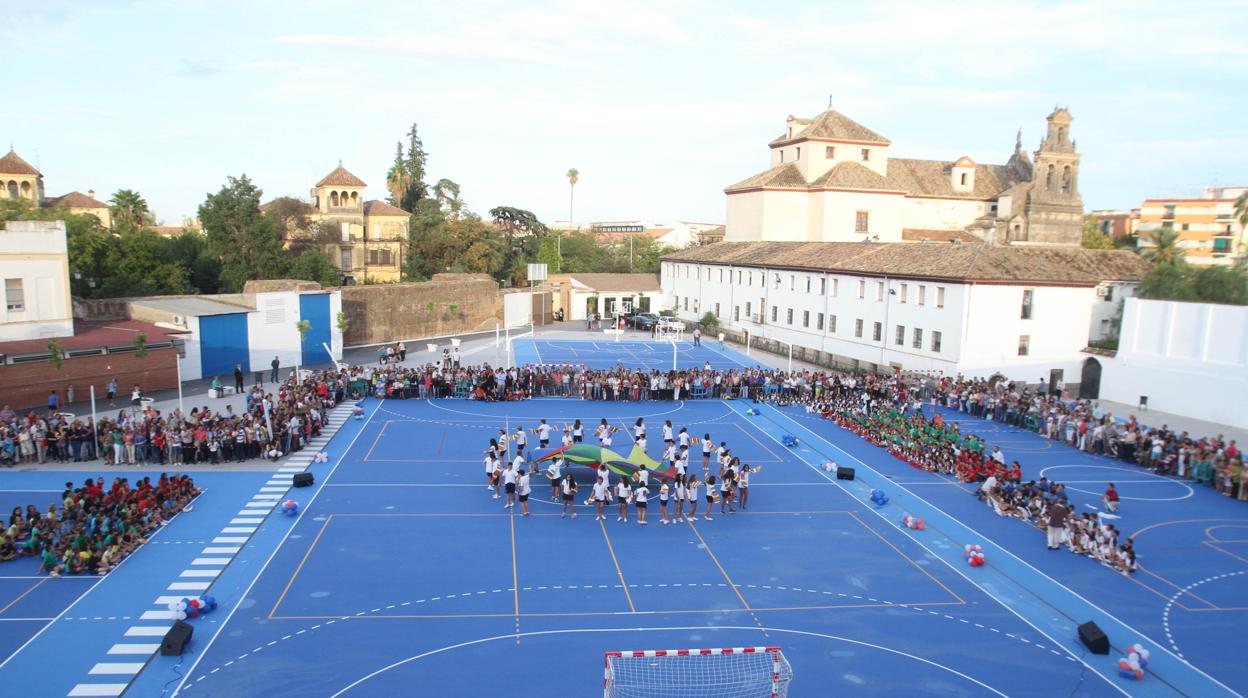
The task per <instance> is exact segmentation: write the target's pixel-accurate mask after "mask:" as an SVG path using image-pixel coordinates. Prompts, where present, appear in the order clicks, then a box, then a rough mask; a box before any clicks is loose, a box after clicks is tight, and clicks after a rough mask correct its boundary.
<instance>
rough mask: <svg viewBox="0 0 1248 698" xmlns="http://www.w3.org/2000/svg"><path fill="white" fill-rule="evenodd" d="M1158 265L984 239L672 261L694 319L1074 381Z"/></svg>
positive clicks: (800, 340) (855, 350) (676, 287)
mask: <svg viewBox="0 0 1248 698" xmlns="http://www.w3.org/2000/svg"><path fill="white" fill-rule="evenodd" d="M1147 270H1148V263H1147V262H1145V261H1144V260H1142V259H1141V258H1140V257H1138V256H1137V255H1135V254H1133V253H1131V252H1126V251H1118V250H1084V249H1079V248H1038V247H1027V248H1019V247H1012V246H1011V247H1002V246H995V245H985V244H968V245H961V244H949V243H929V244H908V243H891V244H890V243H861V242H858V243H835V242H814V243H801V242H722V243H719V244H715V245H706V246H702V247H696V248H691V249H688V250H684V251H681V252H677V253H675V254H672V255H669V256H667V257H665V258H664V259H663V263H662V269H661V278H660V282H661V285H662V288H663V294H664V302H665V304H667V305H669V306H670V307H672V308H673V309H674V310H675V312H676V314H677V315H678V316H679V317H680V318H681V319H683V320H687V321H697V320H699V319H701V318H702V317H703V315H704V314H705V313H708V312H710V313H713V314H714V315H715V316H716V317H717V318H718V319H719V323H720V325H721V326H723V327H726V328H729V329H732V330H734V331H736V332H742V333H748V334H749V335H750V336H751V337H762V338H767V339H772V340H778V341H781V342H785V343H791V344H793V345H794V346H796V347H803V348H805V349H806V350H808V351H810V352H819V354H818V355H817V356H816V357H815V358H817V359H824V358H832V359H835V360H836V361H838V362H839V363H841V364H852V365H855V366H858V367H860V368H864V369H886V368H888V367H898V368H902V369H905V370H930V371H943V372H944V373H946V374H954V373H965V374H968V375H989V374H992V373H994V372H1000V373H1002V374H1004V375H1006V376H1008V377H1010V378H1013V379H1022V380H1027V381H1030V382H1035V381H1037V380H1039V379H1041V378H1043V379H1044V380H1046V381H1050V380H1052V381H1054V382H1058V381H1067V382H1071V383H1073V382H1077V381H1078V380H1079V371H1080V368H1081V365H1082V360H1083V358H1084V356H1083V355H1081V354H1080V350H1082V349H1083V348H1084V347H1086V346H1087V344H1088V339H1089V336H1090V335H1091V334H1093V333H1094V332H1095V330H1096V328H1097V327H1099V323H1100V320H1101V319H1102V318H1103V317H1104V315H1105V312H1104V310H1101V309H1100V307H1101V306H1102V305H1104V306H1109V305H1110V304H1112V303H1113V302H1114V301H1117V300H1118V299H1117V298H1113V297H1110V299H1109V300H1106V297H1107V295H1108V294H1107V292H1106V291H1105V290H1104V289H1108V288H1114V289H1117V293H1118V294H1121V293H1122V289H1123V288H1124V287H1130V286H1132V285H1133V284H1134V283H1135V282H1136V281H1137V280H1138V279H1139V278H1140V276H1141V275H1142V274H1144V273H1145V272H1146V271H1147Z"/></svg>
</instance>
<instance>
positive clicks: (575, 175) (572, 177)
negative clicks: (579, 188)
mask: <svg viewBox="0 0 1248 698" xmlns="http://www.w3.org/2000/svg"><path fill="white" fill-rule="evenodd" d="M579 181H581V173H580V172H577V170H576V168H575V167H573V168H572V169H570V170H568V223H571V222H572V204H573V201H574V197H575V196H576V183H577V182H579Z"/></svg>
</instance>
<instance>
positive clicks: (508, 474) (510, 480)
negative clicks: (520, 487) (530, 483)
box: [503, 456, 524, 509]
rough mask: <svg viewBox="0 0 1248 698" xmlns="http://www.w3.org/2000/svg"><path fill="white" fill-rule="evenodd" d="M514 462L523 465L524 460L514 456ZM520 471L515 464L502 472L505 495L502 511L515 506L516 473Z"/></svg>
mask: <svg viewBox="0 0 1248 698" xmlns="http://www.w3.org/2000/svg"><path fill="white" fill-rule="evenodd" d="M516 461H518V462H519V463H523V462H524V459H523V458H521V457H520V456H516ZM520 470H521V468H520V467H519V466H518V465H517V464H516V463H513V464H512V465H511V466H510V467H508V468H505V469H504V470H503V492H504V493H505V494H506V495H507V499H506V500H505V501H504V503H503V508H504V509H510V508H512V507H514V506H515V505H516V479H517V478H518V477H519V475H517V472H519V471H520Z"/></svg>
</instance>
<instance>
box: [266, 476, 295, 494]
mask: <svg viewBox="0 0 1248 698" xmlns="http://www.w3.org/2000/svg"><path fill="white" fill-rule="evenodd" d="M264 484H265V485H269V486H276V485H282V486H284V487H286V488H289V487H290V480H277V479H273V480H269V481H268V482H266V483H264ZM282 491H283V492H285V491H286V490H282Z"/></svg>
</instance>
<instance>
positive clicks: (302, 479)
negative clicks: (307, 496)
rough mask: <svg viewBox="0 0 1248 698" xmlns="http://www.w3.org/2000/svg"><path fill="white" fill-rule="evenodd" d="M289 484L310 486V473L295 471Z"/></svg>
mask: <svg viewBox="0 0 1248 698" xmlns="http://www.w3.org/2000/svg"><path fill="white" fill-rule="evenodd" d="M290 484H292V485H294V486H295V487H311V486H312V473H295V476H294V477H292V478H291V479H290Z"/></svg>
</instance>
